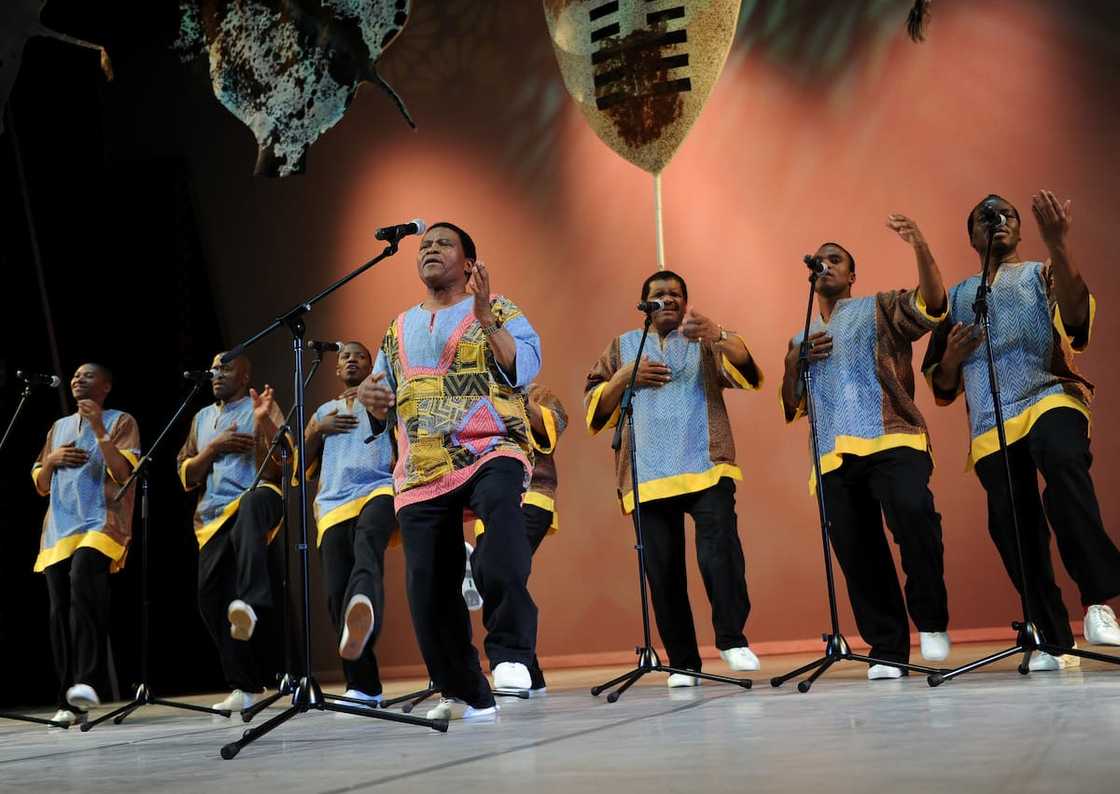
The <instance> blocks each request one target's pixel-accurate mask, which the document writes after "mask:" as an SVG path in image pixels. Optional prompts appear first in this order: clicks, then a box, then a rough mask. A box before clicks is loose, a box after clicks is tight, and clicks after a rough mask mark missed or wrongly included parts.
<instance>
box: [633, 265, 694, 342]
mask: <svg viewBox="0 0 1120 794" xmlns="http://www.w3.org/2000/svg"><path fill="white" fill-rule="evenodd" d="M642 300H643V301H648V300H659V301H664V302H665V308H664V309H658V310H657V311H655V312H654V313H653V327H654V328H655V329H656V330H657V333H658V334H659V335H660V336H665V335H666V334H667V333H669V332H670V331H673V330H674V329H676V328H679V327H680V324H681V322H683V321H684V314H685V312H686V311H688V285H687V284H685V283H684V279H683V278H682V277H681V276H680V275H678V274H676V273H674V272H673V271H672V270H658V271H657V272H656V273H654V274H653V275H651V276H650V277H649V278H647V279H646V280H645V281H643V282H642Z"/></svg>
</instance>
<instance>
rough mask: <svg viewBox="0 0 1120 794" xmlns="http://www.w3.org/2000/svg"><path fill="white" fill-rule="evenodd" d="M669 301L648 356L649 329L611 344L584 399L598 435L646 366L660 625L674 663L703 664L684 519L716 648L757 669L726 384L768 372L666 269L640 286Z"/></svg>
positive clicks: (676, 677)
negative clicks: (693, 303)
mask: <svg viewBox="0 0 1120 794" xmlns="http://www.w3.org/2000/svg"><path fill="white" fill-rule="evenodd" d="M649 300H657V301H661V308H658V309H657V310H656V311H654V312H653V315H652V316H653V330H654V331H655V333H653V334H651V335H650V338H649V341H648V342H647V344H646V348H645V354H644V355H643V357H642V360H641V361H640V362H637V363H635V361H634V358H635V355H636V353H637V348H638V342H639V340H640V338H641V334H642V332H641V331H637V330H635V331H627V332H626V333H624V334H623V335H622V336H620V337H617V338H616V339H614V341H612V342H611V343H610V345H609V346H608V347H607V349H606V351H605V352H604V353H603V355H602V357H601V358H600V359H599V361H598V362H596V363H595V366H593V367H592V368H591V372H590V373H589V374H588V376H587V384H586V387H585V396H584V401H585V403H586V407H587V427H588V429H589V430H590V431H591V432H592V433H598V432H600V431H601V430H603V429H604V428H609V427H614V426H615V425H616V424H617V422H618V418H619V415H618V408H619V403H620V401H621V399H622V394H623V392H624V391H625V389H626V386H627V384H628V383H629V382H630V375H631V372H632V370H633V368H634V367H635V366H637V367H638V379H637V387H638V389H639V391H638V392H637V394H635V396H634V402H633V407H634V427H635V432H636V433H637V435H638V439H639V441H638V477H639V484H640V486H641V491H640V496H641V519H642V532H643V535H644V541H645V561H646V578H647V579H648V581H649V587H650V595H651V598H652V600H653V613H654V617H655V618H656V619H657V630H658V632H659V633H660V635H661V640H662V641H663V642H664V643H665V648H666V650H667V651H668V653H669V665H670V666H671V667H676V668H678V669H683V670H697V671H699V670H700V669H701V663H700V649H699V647H698V646H697V643H696V628H695V625H694V623H693V620H692V607H691V605H690V604H689V600H688V583H687V580H686V576H685V560H684V554H685V550H684V543H685V535H684V516H685V514H686V513H687V514H689V515H691V516H692V520H693V523H694V524H695V526H696V557H697V560H698V562H699V564H700V573H701V576H702V577H703V579H704V588H705V590H706V591H707V593H708V600H709V601H710V602H711V606H712V625H713V626H714V627H715V634H716V647H717V648H719V651H720V656H721V657H723V659H724V661H726V662H727V663H728V665H730V667H731V669H732V670H736V671H742V670H757V669H758V668H759V662H758V657H757V656H755V654H754V652H753V651H752V650H751V649H750V648H749V647H748V646H747V638H746V636H745V635H744V634H743V629H744V627H745V626H746V622H747V615H748V614H749V613H750V599H749V598H748V596H747V582H746V562H745V560H744V558H743V547H742V544H741V543H740V541H739V530H738V523H737V518H736V515H735V482H734V481H735V480H741V479H742V477H743V475H742V472H741V471H740V470H739V467H738V466H736V465H735V443H734V441H733V440H732V437H731V423H730V422H729V420H728V417H727V409H726V407H725V406H724V402H723V389H727V388H731V389H757V388H758V387H759V386H760V385H761V383H762V371H761V370H760V369H759V368H758V365H757V364H756V363H755V361H754V358H753V357H752V356H751V353H750V351H749V350H748V349H747V346H746V343H745V342H744V341H743V339H742V337H740V336H739V335H738V334H736V333H733V332H731V331H727V330H725V329H724V328H723V327H722V326H720V325H718V324H716V323H715V322H713V321H712V320H710V319H708V318H707V317H705V316H704V315H702V314H700V313H699V312H697V311H696V310H695V309H693V308H690V307H689V306H688V287H687V286H686V285H685V282H684V279H683V278H681V277H680V276H679V275H677V274H676V273H673V272H671V271H668V270H662V271H659V272H657V273H654V274H653V275H652V276H650V277H649V278H647V279H646V280H645V283H643V284H642V301H643V302H644V301H649ZM630 443H631V442H630V437H629V432H628V430H627V431H626V432H624V433H623V437H622V448H621V449H620V450H619V451H618V452H617V453H616V454H615V469H616V473H617V483H618V494H619V498H620V499H621V501H622V510H623V512H624V513H630V512H632V511H633V509H634V494H633V491H632V490H631V489H632V480H631V472H630V452H629V449H630V447H629V445H630ZM699 683H700V679H699V678H696V677H694V676H688V675H683V674H680V673H674V674H671V675H670V676H669V680H668V685H669V686H670V687H685V686H697V685H699Z"/></svg>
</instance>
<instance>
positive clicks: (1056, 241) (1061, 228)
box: [1031, 190, 1073, 250]
mask: <svg viewBox="0 0 1120 794" xmlns="http://www.w3.org/2000/svg"><path fill="white" fill-rule="evenodd" d="M1031 211H1032V212H1034V219H1035V221H1037V223H1038V231H1039V234H1041V235H1042V241H1043V242H1044V243H1046V247H1047V248H1049V249H1050V250H1053V249H1055V248H1058V247H1059V246H1062V245H1064V244H1065V241H1066V235H1067V234H1069V227H1070V224H1071V223H1072V221H1073V202H1072V201H1069V200H1066V203H1065V204H1062V203H1061V202H1060V201H1058V198H1057V196H1055V195H1054V194H1053V193H1051V192H1050V191H1049V190H1040V191H1038V193H1036V194H1035V195H1034V196H1033V197H1032V198H1031Z"/></svg>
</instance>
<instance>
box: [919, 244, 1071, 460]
mask: <svg viewBox="0 0 1120 794" xmlns="http://www.w3.org/2000/svg"><path fill="white" fill-rule="evenodd" d="M979 284H980V276H979V274H977V275H974V276H972V277H971V278H968V279H966V280H965V281H962V282H961V283H960V284H957V285H956V286H955V287H953V288H952V289H951V290H949V313H950V320H949V321H948V322H946V323H944V325H943V327H942V328H940V329H938V333H937V334H935V335H934V338H933V340H932V341H931V342H930V346H929V350H928V351H927V352H926V358H925V361H924V362H923V364H922V368H923V370H925V372H926V374H927V376H929V377H930V378H931V380H932V373H933V370H934V369H935V368H936V366H937V363H938V362H940V360H941V357H942V355H943V354H944V352H945V346H946V339H947V336H948V329H949V328H951V327H952V325H953V324H955V323H969V324H971V323H975V322H976V314H975V312H974V311H973V309H972V303H973V301H974V300H975V298H976V288H977V286H979ZM989 306H990V319H991V326H992V338H991V344H992V352H993V355H994V358H995V361H996V373H997V375H998V377H999V387H1000V395H1001V398H1002V406H1001V407H1002V408H1003V414H1004V419H1005V420H1006V421H1008V422H1010V421H1011V420H1012V419H1015V418H1017V417H1020V416H1022V415H1024V414H1026V413H1028V412H1030V411H1031V410H1032V408H1033V407H1034V406H1036V405H1038V404H1039V403H1042V402H1044V401H1046V402H1047V403H1048V404H1050V405H1053V406H1054V407H1059V406H1061V405H1063V404H1065V405H1070V406H1072V407H1079V408H1080V409H1082V410H1083V411H1084V412H1085V413H1086V415H1088V406H1089V403H1090V401H1091V400H1092V396H1093V384H1092V383H1090V382H1089V381H1088V380H1086V379H1085V377H1084V376H1082V375H1081V373H1080V372H1078V371H1077V368H1076V367H1075V366H1074V364H1073V353H1074V350H1073V348H1072V345H1071V342H1070V340H1069V339H1068V338H1066V337H1065V329H1064V328H1063V329H1061V330H1059V328H1058V327H1057V326H1058V320H1057V318H1056V310H1057V308H1056V307H1057V301H1056V299H1055V297H1054V296H1053V295H1052V294H1051V291H1050V288H1049V284H1048V282H1047V273H1046V265H1044V264H1043V263H1041V262H1024V263H1022V264H1021V265H1003V266H1002V267H1000V269H999V272H998V273H997V274H996V278H995V280H994V282H993V284H992V290H991V294H990V298H989ZM1085 341H1086V342H1087V339H1086V340H1085ZM962 391H963V393H964V395H965V401H966V405H967V408H968V423H969V433H970V435H971V437H972V439H973V441H974V442H975V441H976V440H977V439H978V438H980V437H981V436H983V435H985V434H988V433H991V432H992V431H993V430H994V428H995V406H994V404H993V403H992V395H991V390H990V388H989V385H988V363H987V351H986V349H985V346H984V345H981V346H980V347H978V348H977V349H976V350H975V351H973V353H972V355H970V356H969V357H968V358H967V359H966V360H965V362H964V364H963V365H962V367H961V384H960V389H959V391H958V394H959V393H960V392H962ZM935 396H936V397H937V399H938V402H940V403H942V404H946V403H950V402H952V401H953V400H954V399H955V398H956V395H955V394H952V395H947V394H939V393H935ZM1040 410H1041V408H1040ZM1022 429H1023V430H1024V432H1025V431H1026V430H1029V427H1023V428H1022ZM1014 440H1015V439H1013V438H1011V437H1010V436H1009V437H1008V443H1013V442H1014ZM976 451H977V448H976V446H975V445H974V447H973V454H972V455H971V457H972V458H975V457H976Z"/></svg>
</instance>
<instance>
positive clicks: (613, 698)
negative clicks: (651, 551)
mask: <svg viewBox="0 0 1120 794" xmlns="http://www.w3.org/2000/svg"><path fill="white" fill-rule="evenodd" d="M652 322H653V318H652V316H651V315H650V313H649V312H647V313H646V321H645V326H644V327H643V328H642V338H641V341H640V342H639V343H638V352H637V354H635V356H634V361H641V360H642V351H643V350H644V349H645V346H646V339H647V338H648V337H649V327H650V325H651V324H652ZM637 378H638V368H637V366H635V367H634V369H633V372H631V374H630V383H629V384H628V385H627V387H626V391H624V392H623V393H622V399H621V401H620V402H619V406H618V408H619V413H620V415H619V418H618V425H617V426H616V427H615V431H614V439H613V440H612V441H611V447H613V448H614V450H615V452H617V451H618V450H620V449H621V448H622V427H623V424H625V426H626V427H627V428H628V429H629V431H630V486H631V488H633V491H634V510H633V512H632V513H631V514H630V517H631V518H632V520H633V522H634V538H635V541H636V542H635V544H634V549H635V550H636V551H637V552H638V593H639V599H640V601H641V605H642V646H641V647H639V648H635V649H634V651H635V653H637V655H638V664H637V666H636V667H635V668H634V669H633V670H631V671H630V672H628V673H624V674H623V675H620V676H617V677H615V678H612V679H611V680H610V681H607V682H606V683H603V684H599V685H598V686H595V687H592V688H591V694H592V695H595V696H598V695H599V694H600V693H602V692H605V691H606V690H608V689H610V688H611V687H613V686H614V685H615V684H618V683H620V682H621V686H619V687H618V689H616V690H614V691H613V692H611V693H610V694H609V695H607V702H608V703H615V702H617V701H618V699H619V698H620V697H622V695H623V694H624V693H625V692H626V690H627V689H629V688H630V687H632V686H633V685H634V684H635V683H637V682H638V679H640V678H641V677H642V676H644V675H648V674H649V673H669V674H670V675H673V674H675V673H680V674H682V675H689V676H692V677H693V678H703V679H705V680H708V681H716V682H718V683H721V684H734V685H735V686H740V687H742V688H743V689H750V688H751V686H752V684H753V682H752V681H751V680H750V679H749V678H731V677H729V676H723V675H712V674H711V673H702V672H700V671H698V670H678V669H677V668H675V667H669V666H667V665H663V664H661V660H660V659H659V658H658V656H657V652H656V651H655V650H654V649H653V637H652V635H651V632H650V624H649V594H648V592H647V589H646V553H645V541H644V536H643V535H642V515H641V512H642V511H641V504H642V503H641V497H640V495H639V493H638V491H639V488H638V442H637V438H636V436H635V433H634V388H635V385H636V383H637ZM527 695H528V693H526V696H527Z"/></svg>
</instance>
